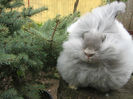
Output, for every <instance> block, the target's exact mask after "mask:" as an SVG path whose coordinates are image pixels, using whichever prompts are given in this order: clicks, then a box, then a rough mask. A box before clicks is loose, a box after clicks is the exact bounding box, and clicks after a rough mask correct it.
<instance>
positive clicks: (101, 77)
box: [57, 2, 133, 91]
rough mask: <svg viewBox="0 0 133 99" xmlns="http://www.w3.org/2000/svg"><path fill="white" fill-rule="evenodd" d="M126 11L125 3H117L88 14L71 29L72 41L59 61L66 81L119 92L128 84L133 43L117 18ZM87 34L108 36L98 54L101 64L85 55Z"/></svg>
mask: <svg viewBox="0 0 133 99" xmlns="http://www.w3.org/2000/svg"><path fill="white" fill-rule="evenodd" d="M124 10H125V4H124V3H123V2H113V3H111V4H107V5H105V6H102V7H98V8H96V9H94V10H93V11H92V12H90V13H87V14H86V15H84V16H82V17H81V18H79V19H78V20H77V21H76V22H75V23H73V24H72V25H71V26H70V27H69V28H68V32H69V33H70V35H69V39H68V40H67V41H65V42H64V44H63V51H62V52H61V53H60V56H59V58H58V61H57V69H58V71H59V73H60V74H61V76H62V78H63V79H64V80H65V81H66V82H68V83H69V84H70V85H74V86H77V87H87V86H92V87H94V88H97V89H99V90H102V91H108V90H111V89H113V90H114V89H119V88H121V87H122V86H123V85H125V84H126V83H127V81H128V80H129V79H130V76H131V73H132V71H133V60H132V57H133V41H132V37H131V36H130V35H129V33H128V32H127V31H126V29H125V28H124V27H123V25H122V24H121V23H120V22H118V21H117V19H115V16H116V15H117V14H118V12H124ZM86 33H89V34H92V35H93V34H95V35H103V34H104V35H106V39H105V41H104V42H103V43H101V44H100V49H99V51H98V54H97V58H98V62H96V63H93V64H91V63H88V62H87V61H88V59H87V57H86V55H85V54H84V52H83V45H84V38H83V36H84V34H86ZM94 43H97V42H95V41H94Z"/></svg>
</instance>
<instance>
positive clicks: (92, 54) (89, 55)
mask: <svg viewBox="0 0 133 99" xmlns="http://www.w3.org/2000/svg"><path fill="white" fill-rule="evenodd" d="M84 54H85V55H86V56H87V57H88V58H90V57H92V56H94V53H87V52H85V51H84Z"/></svg>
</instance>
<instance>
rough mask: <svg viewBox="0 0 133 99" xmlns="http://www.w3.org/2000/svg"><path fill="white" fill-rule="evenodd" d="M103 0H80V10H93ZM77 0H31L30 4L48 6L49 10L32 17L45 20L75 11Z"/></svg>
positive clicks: (26, 1) (82, 11) (83, 11)
mask: <svg viewBox="0 0 133 99" xmlns="http://www.w3.org/2000/svg"><path fill="white" fill-rule="evenodd" d="M102 1H103V0H79V5H78V8H77V9H78V11H80V12H81V14H84V13H86V12H89V11H91V9H93V8H95V7H97V6H99V5H101V4H102ZM24 2H25V5H26V6H28V0H24ZM74 3H75V0H30V6H32V7H33V8H39V7H42V6H47V7H48V11H44V12H41V13H39V14H37V15H34V16H33V17H32V19H33V20H35V21H36V22H39V23H40V22H44V21H46V20H48V19H49V18H54V17H55V16H56V15H57V14H60V15H61V16H65V15H68V14H70V13H72V12H73V6H74Z"/></svg>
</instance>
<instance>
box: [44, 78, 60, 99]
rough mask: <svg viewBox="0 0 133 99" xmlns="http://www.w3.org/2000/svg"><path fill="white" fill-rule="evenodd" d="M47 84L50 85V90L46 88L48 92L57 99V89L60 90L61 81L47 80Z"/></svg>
mask: <svg viewBox="0 0 133 99" xmlns="http://www.w3.org/2000/svg"><path fill="white" fill-rule="evenodd" d="M45 84H46V85H47V84H49V85H50V86H49V87H48V88H46V90H47V91H48V92H49V93H50V94H51V96H52V97H53V99H57V89H58V85H59V80H57V79H47V80H45Z"/></svg>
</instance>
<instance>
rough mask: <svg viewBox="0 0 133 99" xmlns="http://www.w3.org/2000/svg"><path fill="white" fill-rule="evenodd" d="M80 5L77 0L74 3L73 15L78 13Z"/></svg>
mask: <svg viewBox="0 0 133 99" xmlns="http://www.w3.org/2000/svg"><path fill="white" fill-rule="evenodd" d="M78 3H79V0H76V1H75V3H74V9H73V13H75V12H76V11H77V7H78Z"/></svg>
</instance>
